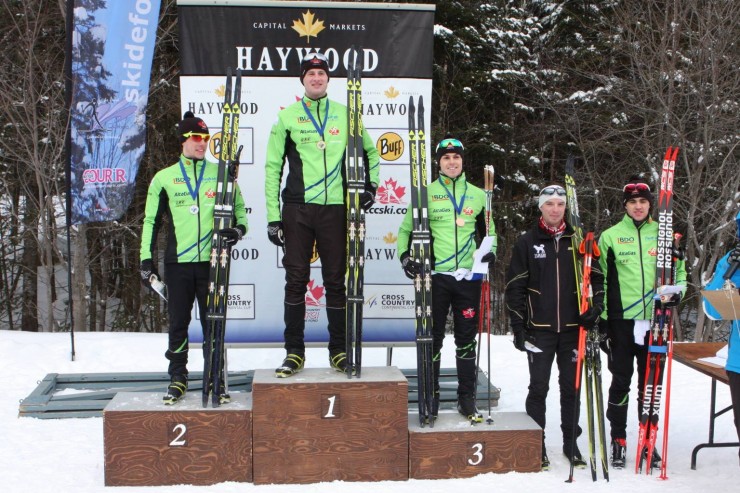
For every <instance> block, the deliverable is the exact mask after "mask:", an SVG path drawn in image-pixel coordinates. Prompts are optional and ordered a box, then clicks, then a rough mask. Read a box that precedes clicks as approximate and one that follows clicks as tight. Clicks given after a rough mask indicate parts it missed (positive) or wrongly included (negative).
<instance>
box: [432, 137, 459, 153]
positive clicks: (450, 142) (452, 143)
mask: <svg viewBox="0 0 740 493" xmlns="http://www.w3.org/2000/svg"><path fill="white" fill-rule="evenodd" d="M449 147H459V148H460V149H462V150H465V147H463V145H462V142H460V141H459V140H457V139H444V140H443V141H442V142H440V143H439V144H437V150H438V151H439V150H441V149H447V148H449Z"/></svg>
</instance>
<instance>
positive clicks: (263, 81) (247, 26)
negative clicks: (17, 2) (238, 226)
mask: <svg viewBox="0 0 740 493" xmlns="http://www.w3.org/2000/svg"><path fill="white" fill-rule="evenodd" d="M178 14H179V26H180V43H181V44H180V53H181V56H182V72H183V75H182V77H181V78H180V94H181V105H182V108H181V109H182V112H183V113H184V112H185V111H187V110H190V111H192V112H193V113H194V114H195V115H196V116H198V117H200V118H203V120H205V122H206V124H208V127H209V128H210V129H211V133H212V139H211V141H210V148H209V152H208V154H207V156H206V157H207V159H209V160H212V161H217V160H218V151H219V143H220V132H221V128H220V126H221V106H222V105H223V90H224V82H225V78H224V74H225V73H226V68H227V67H232V68H233V69H241V70H242V71H243V74H244V77H243V80H242V96H241V112H242V115H241V118H240V120H239V125H240V127H239V144H241V145H243V146H244V150H243V152H242V155H241V160H240V161H241V166H240V170H239V178H238V181H239V186H240V187H241V190H242V194H243V196H244V200H245V203H246V207H247V215H248V216H247V217H248V221H249V232H248V234H247V235H246V236H245V238H244V239H243V240H242V241H241V242H239V243H238V244H237V245H236V247H235V248H234V249H233V251H232V263H231V275H230V288H229V308H228V319H229V322H228V326H227V333H226V342H227V343H232V344H233V343H240V344H246V345H275V346H281V345H282V343H283V330H284V322H283V298H284V286H285V271H284V269H283V267H282V265H281V258H282V251H281V250H280V249H279V248H277V247H275V246H274V245H272V244H271V243H270V242H269V241H268V239H267V212H266V208H265V194H264V177H265V171H264V163H265V152H266V148H267V140H268V137H269V135H270V129H271V127H272V124H273V123H274V122H275V121H277V113H278V111H280V109H282V108H284V107H286V106H288V105H290V104H292V103H293V102H295V101H297V100H298V99H300V98H301V96H302V95H303V86H302V85H301V84H300V81H299V78H298V77H299V71H300V61H301V60H302V58H303V57H304V56H305V54H306V53H310V52H321V53H324V54H326V55H327V57H328V59H329V69H330V80H329V91H328V95H329V98H330V99H333V100H336V101H339V102H341V103H342V104H346V103H347V94H346V61H347V57H348V52H349V49H350V47H351V46H353V45H355V46H357V47H361V48H362V49H363V53H364V59H365V67H364V70H363V73H362V98H363V110H364V111H363V114H364V116H363V121H364V125H365V127H366V128H367V129H368V131H369V133H370V135H371V136H372V138H373V140H374V141H375V143H376V147H377V149H378V152H379V154H380V156H381V161H380V163H381V167H380V184H379V187H378V192H377V196H376V203H375V206H374V207H373V208H372V209H370V210H369V211H368V213H367V215H366V224H367V231H368V233H367V238H366V257H365V259H366V263H365V306H364V323H363V341H364V342H365V343H366V344H393V343H401V342H408V341H413V340H414V338H415V330H414V320H413V319H414V311H413V307H414V294H413V289H412V286H411V283H410V281H409V280H408V279H406V277H405V276H404V275H403V272H402V270H401V266H400V262H399V260H398V258H397V256H396V240H397V233H398V227H399V225H400V223H401V220H402V219H403V215H404V214H405V213H406V210H407V208H408V206H409V201H410V195H411V194H410V190H409V183H410V177H409V153H408V149H407V147H408V146H407V140H408V123H409V122H408V102H409V97H410V96H412V97H413V98H414V102H415V104H416V103H417V102H418V98H419V97H423V99H424V102H425V106H426V114H425V120H426V123H425V126H426V128H427V129H428V128H429V126H430V113H431V108H430V106H431V94H432V49H433V27H434V7H433V6H430V5H410V4H380V3H344V2H249V1H234V0H231V1H223V2H218V1H208V2H204V1H202V0H201V1H196V0H179V1H178ZM430 147H431V146H427V148H428V149H429V148H430ZM427 162H429V163H431V156H428V158H427ZM430 176H431V175H430ZM320 262H321V260H320V259H318V258H316V259H315V262H313V263H312V269H311V280H310V282H309V284H308V286H307V289H306V312H307V313H306V334H305V335H306V342H307V343H316V344H319V343H324V342H326V341H327V339H328V333H327V329H326V327H327V321H326V313H325V309H324V306H325V302H326V299H325V297H324V287H323V282H322V279H321V271H320V265H321V263H320ZM192 316H193V321H192V323H191V325H190V331H189V332H190V333H189V339H190V342H191V343H193V342H200V341H202V340H203V336H202V333H201V328H200V320H198V318H197V317H198V312H197V310H196V309H193V312H192Z"/></svg>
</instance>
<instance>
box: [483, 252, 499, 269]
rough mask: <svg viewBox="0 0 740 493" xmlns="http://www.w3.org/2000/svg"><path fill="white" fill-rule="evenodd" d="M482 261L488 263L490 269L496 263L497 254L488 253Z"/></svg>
mask: <svg viewBox="0 0 740 493" xmlns="http://www.w3.org/2000/svg"><path fill="white" fill-rule="evenodd" d="M480 261H481V262H486V263H487V264H488V268H489V269H490V268H491V266H492V265H493V263H494V262H495V261H496V254H495V253H493V252H488V253H487V254H485V255H483V256H482V257H481V259H480Z"/></svg>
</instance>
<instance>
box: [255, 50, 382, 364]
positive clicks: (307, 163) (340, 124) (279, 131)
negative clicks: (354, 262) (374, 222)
mask: <svg viewBox="0 0 740 493" xmlns="http://www.w3.org/2000/svg"><path fill="white" fill-rule="evenodd" d="M300 80H301V84H303V87H304V90H305V95H304V96H303V97H302V98H301V100H300V101H296V102H295V103H293V104H291V105H290V106H288V107H287V108H285V109H283V110H282V111H280V113H278V119H277V122H276V123H275V124H274V125H273V127H272V132H271V133H270V139H269V141H268V144H267V156H266V159H265V161H266V162H265V199H266V201H267V237H268V238H269V240H270V241H271V242H272V243H273V244H275V245H276V246H278V247H282V251H283V253H284V255H283V259H282V264H283V267H284V268H285V299H284V313H283V317H284V321H285V332H284V337H285V346H284V347H285V352H286V355H285V358H284V360H283V362H282V364H281V365H280V366H279V367H278V368H277V369H276V370H275V376H276V377H277V378H287V377H290V376H291V375H294V374H295V373H298V372H299V371H301V370H302V369H303V366H304V362H305V358H306V355H305V343H304V331H305V326H306V325H305V318H306V285H307V284H308V282H309V280H310V274H311V257H312V254H313V248H314V244H315V245H316V250H317V251H318V254H319V257H321V277H322V280H323V282H324V288H325V289H326V318H327V320H328V331H329V344H328V349H329V365H330V366H331V367H332V368H334V369H335V370H337V371H339V372H344V371H345V370H346V368H347V358H346V356H347V355H346V352H345V351H346V343H345V341H346V311H345V305H346V287H345V273H346V270H347V210H346V206H345V203H344V202H345V197H346V194H347V182H346V179H345V167H344V164H345V151H346V148H347V134H348V123H347V107H346V106H344V105H342V104H340V103H338V102H336V101H333V100H330V99H329V98H328V97H327V94H326V91H327V86H328V84H329V61H328V60H327V58H326V56H325V55H324V54H322V53H308V54H307V55H306V57H305V58H304V59H303V61H302V62H301V72H300ZM362 147H363V149H364V153H363V154H364V155H363V162H364V166H365V191H364V192H363V194H362V199H361V203H362V207H363V209H365V210H368V209H369V208H370V207H372V205H373V203H374V202H375V191H376V190H377V187H378V183H379V180H380V178H379V172H380V166H379V161H380V158H379V157H378V151H377V150H376V149H375V144H374V143H373V141H372V139H371V138H370V134H369V133H368V132H367V129H363V132H362ZM286 165H287V170H285V174H284V173H283V171H284V168H285V167H286ZM284 175H287V176H284ZM284 177H285V187H284V188H283V189H282V191H281V190H280V187H281V184H282V179H283V178H284ZM281 202H282V207H281Z"/></svg>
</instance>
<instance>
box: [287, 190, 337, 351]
mask: <svg viewBox="0 0 740 493" xmlns="http://www.w3.org/2000/svg"><path fill="white" fill-rule="evenodd" d="M282 220H283V232H284V234H285V255H284V256H283V267H285V314H284V319H285V333H284V335H285V349H286V350H287V351H288V352H299V353H300V354H303V352H304V351H305V343H304V337H303V334H304V330H305V316H306V286H307V285H308V282H309V281H310V278H311V262H312V260H314V261H315V260H316V259H315V258H314V256H315V255H316V254H318V257H319V258H320V259H321V277H322V280H323V283H324V290H325V293H326V315H327V319H328V321H329V351H330V353H332V354H336V353H337V352H341V351H344V350H345V340H346V334H345V327H346V317H345V304H346V300H347V295H346V288H345V281H344V278H345V275H346V271H347V212H346V208H345V206H344V205H317V204H284V205H283V217H282ZM314 245H315V247H316V250H315V251H314Z"/></svg>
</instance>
